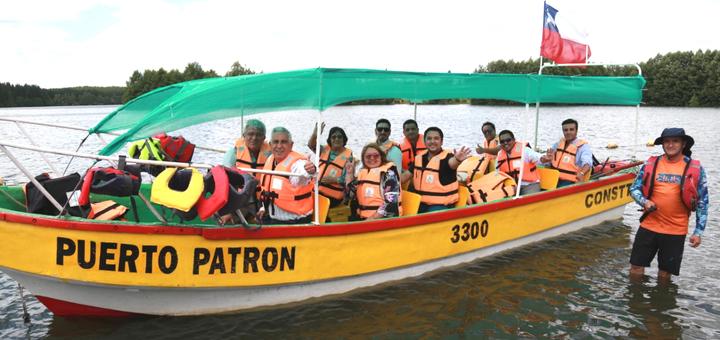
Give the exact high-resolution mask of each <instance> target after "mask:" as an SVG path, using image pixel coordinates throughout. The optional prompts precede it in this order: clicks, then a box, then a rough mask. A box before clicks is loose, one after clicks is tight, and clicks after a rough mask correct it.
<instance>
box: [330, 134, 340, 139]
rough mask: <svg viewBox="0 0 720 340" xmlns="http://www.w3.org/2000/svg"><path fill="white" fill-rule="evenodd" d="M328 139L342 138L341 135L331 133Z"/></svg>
mask: <svg viewBox="0 0 720 340" xmlns="http://www.w3.org/2000/svg"><path fill="white" fill-rule="evenodd" d="M330 139H343V135H332V136H330Z"/></svg>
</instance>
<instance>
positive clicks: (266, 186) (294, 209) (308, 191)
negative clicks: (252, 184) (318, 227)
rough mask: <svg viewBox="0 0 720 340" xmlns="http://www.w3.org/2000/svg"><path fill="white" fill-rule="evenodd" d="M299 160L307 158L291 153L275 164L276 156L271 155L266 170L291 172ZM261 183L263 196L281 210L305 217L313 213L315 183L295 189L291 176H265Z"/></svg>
mask: <svg viewBox="0 0 720 340" xmlns="http://www.w3.org/2000/svg"><path fill="white" fill-rule="evenodd" d="M299 159H302V160H307V158H306V157H305V156H303V155H301V154H299V153H297V152H295V151H290V154H289V155H288V156H287V157H286V158H285V159H284V160H282V161H281V162H280V163H278V164H275V156H274V155H270V157H268V159H267V161H266V162H265V168H264V169H265V170H274V171H286V172H291V171H292V165H293V163H295V162H296V161H297V160H299ZM260 182H261V183H262V196H263V197H266V198H268V199H269V200H270V202H271V203H273V204H275V205H277V206H278V207H280V208H281V209H283V210H286V211H289V212H291V213H293V214H296V215H300V216H305V215H307V214H309V213H310V212H312V211H313V203H314V202H313V190H314V189H315V184H314V182H313V181H309V182H308V184H306V185H304V186H299V187H295V186H293V185H292V184H291V183H290V177H289V176H282V175H272V174H263V175H262V180H261V181H260Z"/></svg>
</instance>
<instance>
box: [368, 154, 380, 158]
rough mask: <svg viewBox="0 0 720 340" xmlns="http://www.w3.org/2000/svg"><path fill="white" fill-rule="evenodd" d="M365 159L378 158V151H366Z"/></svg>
mask: <svg viewBox="0 0 720 340" xmlns="http://www.w3.org/2000/svg"><path fill="white" fill-rule="evenodd" d="M365 159H380V154H379V153H368V154H365Z"/></svg>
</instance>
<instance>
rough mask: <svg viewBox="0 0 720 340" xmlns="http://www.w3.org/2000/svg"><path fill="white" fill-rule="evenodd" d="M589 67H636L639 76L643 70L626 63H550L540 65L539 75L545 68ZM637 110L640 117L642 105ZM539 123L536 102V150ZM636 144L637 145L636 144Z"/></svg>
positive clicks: (636, 65) (536, 103)
mask: <svg viewBox="0 0 720 340" xmlns="http://www.w3.org/2000/svg"><path fill="white" fill-rule="evenodd" d="M540 60H541V62H542V57H541V58H540ZM588 66H602V67H606V66H635V68H636V69H637V71H638V75H639V76H642V69H641V68H640V65H638V64H636V63H624V64H613V63H608V64H606V63H592V64H587V63H585V64H582V63H573V64H549V63H547V64H544V65H540V69H539V70H538V75H542V72H543V70H544V69H545V68H549V67H588ZM539 90H540V83H539V82H538V93H540V91H539ZM637 110H638V115H639V110H640V105H637ZM539 121H540V102H535V142H534V145H535V147H536V148H537V147H538V125H539V124H538V123H539ZM637 128H638V119H637V118H636V119H635V131H637ZM635 136H636V138H637V133H636V134H635ZM635 144H637V143H635Z"/></svg>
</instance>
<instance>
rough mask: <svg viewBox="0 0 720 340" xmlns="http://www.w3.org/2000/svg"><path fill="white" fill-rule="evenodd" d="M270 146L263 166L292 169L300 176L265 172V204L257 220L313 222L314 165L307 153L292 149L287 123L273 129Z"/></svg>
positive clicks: (263, 176)
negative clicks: (270, 152)
mask: <svg viewBox="0 0 720 340" xmlns="http://www.w3.org/2000/svg"><path fill="white" fill-rule="evenodd" d="M270 146H271V147H272V155H271V156H270V157H268V159H267V162H265V168H263V170H271V171H284V172H291V173H293V174H295V175H297V176H282V175H272V174H263V175H262V177H261V180H260V183H261V186H260V187H261V188H262V191H261V193H260V197H261V198H262V203H263V204H262V206H261V207H260V209H259V210H258V212H257V215H256V221H262V223H263V224H303V223H310V222H311V221H312V213H313V210H314V209H313V207H314V203H315V200H314V199H313V191H314V190H315V183H314V182H313V180H314V177H315V173H316V172H317V169H316V168H315V165H314V164H313V163H312V162H310V161H309V160H308V159H307V157H305V155H303V154H300V153H298V152H295V151H293V149H292V148H293V140H292V135H291V134H290V131H288V129H286V128H284V127H281V126H279V127H276V128H274V129H273V130H272V133H271V134H270Z"/></svg>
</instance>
